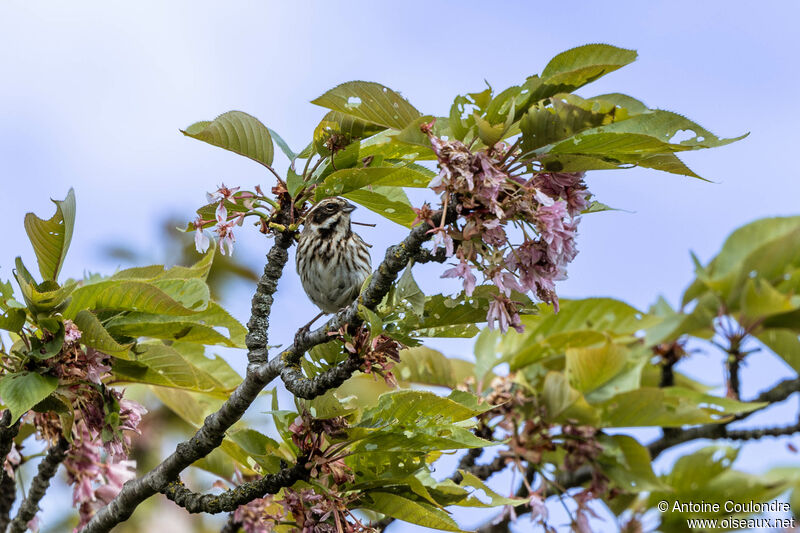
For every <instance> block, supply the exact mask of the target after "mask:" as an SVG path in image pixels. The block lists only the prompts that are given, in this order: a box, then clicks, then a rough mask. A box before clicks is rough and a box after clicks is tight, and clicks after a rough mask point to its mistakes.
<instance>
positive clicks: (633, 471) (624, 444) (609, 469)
mask: <svg viewBox="0 0 800 533" xmlns="http://www.w3.org/2000/svg"><path fill="white" fill-rule="evenodd" d="M600 441H601V444H602V446H603V448H604V450H603V455H604V457H603V458H601V459H600V463H601V465H602V469H603V472H605V473H606V474H607V475H608V476H609V477H610V478H611V479H612V480H613V481H614V483H616V484H617V485H619V486H620V487H621V488H622V489H623V490H624V491H626V492H647V491H652V490H665V491H666V490H669V487H667V486H666V485H665V484H664V483H662V482H661V481H660V480H659V479H658V477H657V476H656V475H655V473H654V472H653V466H652V457H651V456H650V451H649V450H648V449H647V448H645V447H644V446H642V445H641V444H639V441H637V440H636V439H634V438H633V437H629V436H627V435H611V436H601V437H600ZM612 454H614V455H615V460H614V461H613V462H612V461H609V460H608V456H609V455H612Z"/></svg>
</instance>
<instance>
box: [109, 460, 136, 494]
mask: <svg viewBox="0 0 800 533" xmlns="http://www.w3.org/2000/svg"><path fill="white" fill-rule="evenodd" d="M105 476H106V479H107V480H108V486H110V487H113V488H114V489H116V491H117V493H119V491H120V490H122V485H124V484H125V482H126V481H130V480H131V479H133V478H135V477H136V461H131V460H125V459H123V460H121V461H118V462H107V463H106V464H105ZM115 496H116V494H115Z"/></svg>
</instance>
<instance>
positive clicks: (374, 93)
mask: <svg viewBox="0 0 800 533" xmlns="http://www.w3.org/2000/svg"><path fill="white" fill-rule="evenodd" d="M311 103H312V104H316V105H318V106H322V107H327V108H328V109H333V110H334V111H339V112H341V113H344V114H346V115H352V116H354V117H357V118H360V119H362V120H366V121H367V122H372V123H373V124H379V125H381V126H385V127H387V128H395V129H398V130H402V129H403V128H405V127H406V126H407V125H408V124H409V123H411V122H412V121H414V120H415V119H417V118H418V117H419V116H420V115H421V113H420V112H419V111H417V110H416V109H415V108H414V106H412V105H411V104H409V103H408V101H407V100H406V99H404V98H403V97H402V96H400V95H399V94H398V93H396V92H394V91H393V90H391V89H389V88H388V87H384V86H383V85H381V84H379V83H374V82H367V81H350V82H347V83H343V84H341V85H338V86H336V87H334V88H333V89H331V90H330V91H328V92H326V93H325V94H323V95H322V96H320V97H319V98H317V99H316V100H312V102H311Z"/></svg>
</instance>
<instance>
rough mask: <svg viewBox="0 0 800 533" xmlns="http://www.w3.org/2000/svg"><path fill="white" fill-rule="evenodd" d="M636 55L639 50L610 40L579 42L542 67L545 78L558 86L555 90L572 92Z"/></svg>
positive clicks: (633, 58)
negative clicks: (594, 42)
mask: <svg viewBox="0 0 800 533" xmlns="http://www.w3.org/2000/svg"><path fill="white" fill-rule="evenodd" d="M636 56H637V54H636V51H635V50H626V49H624V48H617V47H616V46H611V45H607V44H587V45H583V46H578V47H576V48H572V49H570V50H567V51H566V52H561V53H560V54H558V55H557V56H555V57H554V58H553V59H551V60H550V62H549V63H548V64H547V66H546V67H545V68H544V70H543V71H542V81H543V82H544V84H546V85H547V86H548V87H557V88H558V90H557V91H555V92H553V93H552V94H555V93H557V92H572V91H574V90H575V89H578V88H579V87H583V86H584V85H586V84H587V83H590V82H593V81H595V80H596V79H598V78H600V77H601V76H605V75H606V74H608V73H610V72H614V71H615V70H617V69H619V68H621V67H624V66H625V65H628V64H630V63H632V62H633V61H634V60H635V59H636ZM551 90H552V89H551ZM548 92H549V91H548ZM548 96H549V95H548Z"/></svg>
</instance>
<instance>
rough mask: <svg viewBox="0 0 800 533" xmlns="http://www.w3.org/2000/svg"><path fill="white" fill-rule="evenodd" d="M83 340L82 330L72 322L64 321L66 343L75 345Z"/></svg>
mask: <svg viewBox="0 0 800 533" xmlns="http://www.w3.org/2000/svg"><path fill="white" fill-rule="evenodd" d="M80 338H81V330H79V329H78V326H76V325H75V324H74V323H73V322H72V320H65V321H64V342H68V343H70V344H74V343H75V342H77V341H78V339H80Z"/></svg>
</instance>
